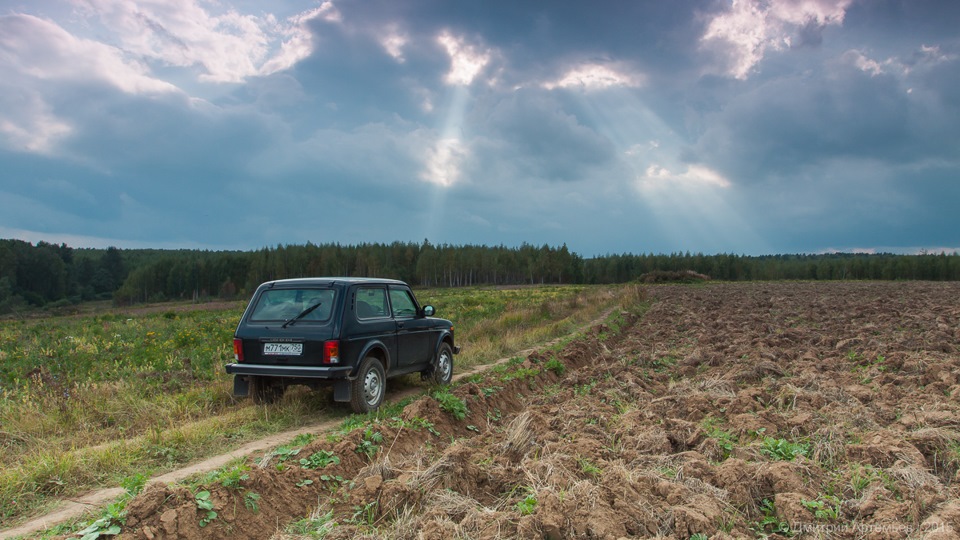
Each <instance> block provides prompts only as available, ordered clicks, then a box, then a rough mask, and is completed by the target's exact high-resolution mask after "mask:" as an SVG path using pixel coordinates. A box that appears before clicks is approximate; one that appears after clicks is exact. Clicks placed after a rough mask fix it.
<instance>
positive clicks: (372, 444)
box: [355, 427, 383, 458]
mask: <svg viewBox="0 0 960 540" xmlns="http://www.w3.org/2000/svg"><path fill="white" fill-rule="evenodd" d="M381 443H383V434H382V433H380V432H379V431H373V428H372V427H367V430H366V431H364V432H363V440H361V441H360V444H358V445H357V448H356V450H355V451H356V452H357V453H358V454H363V455H365V456H367V457H368V458H372V457H373V456H374V455H375V454H376V453H377V452H378V451H379V450H380V444H381Z"/></svg>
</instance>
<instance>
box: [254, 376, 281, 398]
mask: <svg viewBox="0 0 960 540" xmlns="http://www.w3.org/2000/svg"><path fill="white" fill-rule="evenodd" d="M284 390H285V388H284V386H283V384H280V383H278V382H276V381H275V380H274V379H272V378H271V377H250V397H251V398H253V402H254V403H260V404H264V405H266V404H270V403H276V402H277V401H279V400H280V398H282V397H283V391H284Z"/></svg>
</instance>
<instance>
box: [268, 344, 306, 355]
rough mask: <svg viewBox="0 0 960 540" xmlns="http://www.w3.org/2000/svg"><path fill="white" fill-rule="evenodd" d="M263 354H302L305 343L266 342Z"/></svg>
mask: <svg viewBox="0 0 960 540" xmlns="http://www.w3.org/2000/svg"><path fill="white" fill-rule="evenodd" d="M263 354H270V355H280V356H300V355H301V354H303V343H264V344H263Z"/></svg>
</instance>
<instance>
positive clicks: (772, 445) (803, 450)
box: [760, 437, 810, 461]
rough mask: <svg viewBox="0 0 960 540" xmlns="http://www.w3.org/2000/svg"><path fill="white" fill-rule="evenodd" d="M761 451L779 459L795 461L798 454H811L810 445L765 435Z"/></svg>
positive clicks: (806, 455)
mask: <svg viewBox="0 0 960 540" xmlns="http://www.w3.org/2000/svg"><path fill="white" fill-rule="evenodd" d="M760 452H761V453H762V454H764V455H766V456H768V457H771V458H773V459H775V460H778V461H793V460H794V458H796V457H797V456H805V457H809V456H810V445H809V444H803V443H794V442H790V441H788V440H786V439H774V438H773V437H764V439H763V446H761V447H760Z"/></svg>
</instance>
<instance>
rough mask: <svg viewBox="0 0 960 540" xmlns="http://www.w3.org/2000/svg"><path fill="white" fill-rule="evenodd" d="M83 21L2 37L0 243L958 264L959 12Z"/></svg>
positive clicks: (222, 12) (593, 12) (518, 11)
mask: <svg viewBox="0 0 960 540" xmlns="http://www.w3.org/2000/svg"><path fill="white" fill-rule="evenodd" d="M102 2H103V4H102V6H105V8H104V10H103V13H98V12H97V10H96V9H94V7H93V6H94V5H93V4H91V5H90V6H87V7H86V8H85V10H80V11H76V10H74V9H73V8H74V7H75V6H72V5H68V4H63V5H62V6H60V7H59V8H58V7H57V6H58V5H57V4H49V5H46V6H45V7H44V10H43V12H42V13H41V12H39V11H38V12H36V13H34V14H33V15H31V14H30V13H23V14H21V13H12V14H10V15H8V16H6V17H5V18H3V19H2V20H0V25H3V28H4V30H5V31H4V33H3V34H0V53H2V54H0V69H2V70H3V71H4V76H3V77H0V90H2V93H0V166H2V168H3V170H4V175H2V177H0V191H2V192H3V193H4V194H5V195H6V196H7V197H8V200H7V201H5V204H7V205H8V206H10V207H9V208H3V209H2V212H0V213H2V214H3V218H0V228H7V229H17V230H26V231H40V232H47V233H51V234H54V233H58V232H60V233H64V232H69V233H72V234H79V235H86V236H99V237H104V238H121V239H122V238H124V237H126V238H127V239H129V240H131V241H137V242H141V244H140V245H142V242H149V241H150V239H154V240H155V241H156V242H158V243H163V245H169V244H170V243H171V242H172V243H174V244H175V243H177V242H181V243H184V244H189V245H215V246H231V247H258V246H262V245H275V244H277V243H289V242H304V241H307V240H312V241H340V242H364V241H387V242H389V241H392V240H396V239H400V240H414V241H419V240H422V238H423V237H424V236H429V237H430V239H431V241H434V242H451V243H458V242H467V241H469V242H477V243H487V244H498V243H509V244H518V243H520V242H524V241H528V242H532V243H535V244H541V243H543V242H550V243H554V244H561V243H567V244H568V245H569V246H570V247H571V249H575V250H577V251H580V252H583V253H589V254H596V253H603V252H622V251H674V250H684V249H694V250H702V251H706V252H718V251H726V250H734V249H736V250H742V251H745V252H750V251H751V250H754V252H757V251H766V250H770V249H773V250H776V251H789V250H806V251H817V250H820V249H824V248H825V247H828V246H829V247H834V248H843V247H845V246H854V247H861V248H862V247H869V246H871V245H886V246H889V245H902V246H923V245H929V244H931V243H936V244H939V245H960V240H958V239H957V237H956V233H955V232H953V231H956V230H960V221H958V220H960V218H958V217H956V216H957V213H956V212H955V211H953V210H952V209H951V208H950V202H951V201H956V200H957V199H958V192H957V187H955V186H956V185H957V183H956V182H955V178H956V177H957V174H958V172H960V164H958V158H957V155H956V149H957V148H958V145H960V132H958V130H957V129H956V127H955V126H956V125H958V123H960V90H958V88H960V38H958V35H957V31H956V28H957V27H958V24H960V3H956V2H933V1H919V2H902V1H894V0H872V1H866V0H854V1H852V2H850V1H847V0H818V1H817V2H793V1H787V0H767V1H764V2H754V3H750V2H747V1H746V0H744V1H739V2H735V3H734V2H728V1H717V0H696V1H695V0H689V1H678V2H609V3H601V4H584V3H581V2H533V3H531V2H499V1H497V2H482V3H454V2H446V1H441V0H430V1H412V2H395V1H388V0H378V1H374V2H346V1H345V2H329V3H321V4H316V3H307V2H304V3H302V4H300V5H298V4H297V3H296V2H291V1H288V2H284V3H282V4H268V3H264V4H263V6H262V8H257V9H254V7H255V6H254V4H255V3H251V2H245V3H244V4H243V5H242V6H239V5H238V6H232V5H230V3H229V2H227V3H218V4H216V5H214V4H201V3H197V4H195V5H194V3H193V2H191V1H190V0H185V2H184V3H182V4H177V6H179V8H178V7H177V6H173V7H169V9H167V10H153V9H152V8H151V6H150V5H148V4H143V5H140V6H138V7H137V9H132V8H130V6H129V5H128V4H125V3H123V2H120V1H119V0H117V1H114V0H102ZM97 5H100V4H97ZM108 8H109V9H108ZM180 8H184V9H187V8H189V9H191V10H192V11H191V13H192V14H193V15H198V14H199V15H200V16H199V17H198V18H195V19H191V21H192V22H191V23H190V24H189V25H185V24H184V23H183V21H184V20H186V19H183V18H181V17H178V16H177V15H178V11H177V10H178V9H180ZM274 9H276V10H280V9H283V10H284V12H283V13H282V15H281V14H280V13H278V14H277V15H278V16H277V17H275V18H268V17H265V16H264V15H265V14H266V13H269V12H270V11H271V10H274ZM231 10H233V11H231ZM23 11H26V12H29V8H24V9H23ZM40 15H42V18H41V17H40ZM287 16H291V18H289V19H288V18H285V17H287ZM78 17H79V18H80V19H79V21H80V23H78V22H77V21H78V19H77V18H78ZM708 34H709V36H710V38H709V39H707V37H706V36H707V35H708ZM14 206H15V207H14Z"/></svg>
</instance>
